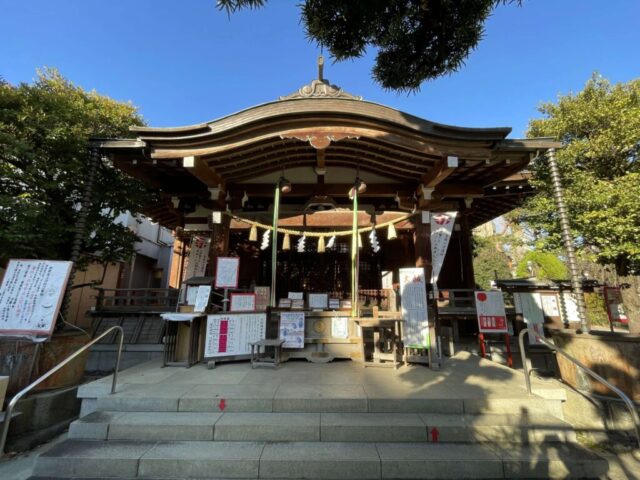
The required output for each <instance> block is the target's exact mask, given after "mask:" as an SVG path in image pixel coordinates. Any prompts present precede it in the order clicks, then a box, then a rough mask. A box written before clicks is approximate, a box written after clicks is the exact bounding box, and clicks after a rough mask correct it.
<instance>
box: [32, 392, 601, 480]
mask: <svg viewBox="0 0 640 480" xmlns="http://www.w3.org/2000/svg"><path fill="white" fill-rule="evenodd" d="M207 387H211V388H208V389H205V390H206V391H207V392H209V393H206V394H204V393H203V394H201V395H195V396H191V397H186V396H184V395H182V396H181V395H174V396H170V395H158V394H157V392H158V391H160V390H158V389H157V388H156V389H153V388H152V389H149V390H148V391H149V392H151V393H149V394H147V395H145V394H144V393H143V392H144V390H130V391H126V390H125V391H124V392H123V393H120V394H116V395H112V396H108V395H107V396H100V397H99V398H97V403H96V405H97V410H96V411H95V412H93V413H90V414H88V415H86V416H84V417H83V418H81V419H79V420H77V421H76V422H74V423H73V424H72V425H71V427H70V430H69V438H68V440H66V441H64V442H63V443H61V444H59V445H56V446H55V447H53V448H52V449H51V450H49V451H48V452H47V453H45V454H44V455H42V456H41V457H40V458H39V459H38V462H37V464H36V467H35V471H34V475H35V477H32V479H33V480H35V479H44V478H58V479H59V478H146V479H150V478H154V479H159V478H173V479H187V478H200V479H230V478H246V479H249V478H272V479H285V478H292V479H302V478H310V479H316V478H317V479H350V478H354V479H376V478H377V479H379V478H389V479H412V478H415V479H417V478H421V479H422V478H451V479H459V478H483V479H489V478H606V474H607V462H606V461H604V460H602V459H601V458H600V457H598V456H596V455H595V454H593V453H591V452H590V451H588V450H586V449H585V448H583V447H581V446H580V445H578V444H577V442H576V437H575V433H574V431H573V429H572V427H571V425H569V424H567V423H566V422H564V421H563V420H561V419H560V418H559V416H561V408H560V403H561V401H560V400H549V399H543V398H540V397H526V396H522V395H520V394H514V395H513V396H508V397H504V398H496V397H495V396H493V397H490V398H489V397H487V398H456V397H455V396H453V395H452V396H451V397H452V398H386V397H383V396H380V397H376V396H373V395H372V396H368V397H367V398H359V397H355V396H353V395H350V394H349V391H350V390H349V386H348V385H345V386H343V388H341V389H330V391H329V392H326V391H325V390H326V389H323V388H322V386H320V385H318V386H309V385H298V386H296V385H295V384H294V385H285V384H283V385H280V386H278V387H276V388H284V387H287V388H289V390H291V392H290V394H288V395H281V396H278V395H275V394H273V391H271V390H269V391H270V392H271V393H270V394H269V395H260V394H258V392H259V391H260V388H259V387H261V386H260V385H258V386H256V387H258V388H256V389H253V390H252V389H246V388H241V389H236V390H234V388H233V387H235V386H230V385H226V386H219V387H216V386H211V385H209V386H207ZM245 387H246V386H245ZM313 387H315V388H313ZM216 391H217V392H218V393H216ZM234 391H237V392H240V391H241V392H243V393H242V394H239V393H236V394H235V395H234V393H233V392H234ZM153 392H156V394H155V395H154V393H153ZM293 392H297V393H293ZM340 392H341V393H340Z"/></svg>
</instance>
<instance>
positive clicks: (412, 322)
mask: <svg viewBox="0 0 640 480" xmlns="http://www.w3.org/2000/svg"><path fill="white" fill-rule="evenodd" d="M400 299H401V301H402V320H403V321H404V324H403V328H402V341H403V342H404V345H405V346H406V347H412V348H429V316H428V311H427V286H426V283H425V275H424V268H401V269H400Z"/></svg>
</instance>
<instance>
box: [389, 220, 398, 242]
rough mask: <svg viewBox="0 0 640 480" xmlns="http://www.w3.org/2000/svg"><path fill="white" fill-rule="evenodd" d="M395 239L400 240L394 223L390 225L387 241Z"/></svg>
mask: <svg viewBox="0 0 640 480" xmlns="http://www.w3.org/2000/svg"><path fill="white" fill-rule="evenodd" d="M394 238H398V233H397V232H396V227H395V226H394V225H393V223H390V224H389V229H388V230H387V240H393V239H394Z"/></svg>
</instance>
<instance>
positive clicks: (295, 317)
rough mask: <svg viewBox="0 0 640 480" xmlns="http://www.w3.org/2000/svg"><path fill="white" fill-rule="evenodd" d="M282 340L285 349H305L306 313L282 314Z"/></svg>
mask: <svg viewBox="0 0 640 480" xmlns="http://www.w3.org/2000/svg"><path fill="white" fill-rule="evenodd" d="M280 339H281V340H284V343H283V344H282V346H283V347H284V348H304V312H281V313H280Z"/></svg>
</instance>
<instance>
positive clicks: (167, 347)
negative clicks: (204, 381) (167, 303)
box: [162, 315, 207, 368]
mask: <svg viewBox="0 0 640 480" xmlns="http://www.w3.org/2000/svg"><path fill="white" fill-rule="evenodd" d="M206 318H207V317H206V315H199V316H197V317H194V318H193V319H192V320H186V321H177V322H176V321H165V324H164V325H165V330H164V355H163V360H162V366H163V367H187V368H189V367H191V366H192V365H194V364H196V363H198V362H199V361H200V359H201V355H200V354H201V352H200V329H201V328H202V322H203V320H205V319H206ZM181 326H182V327H183V328H180V327H181ZM185 328H186V329H187V333H186V338H185V335H184V334H183V333H182V332H183V331H184V330H185ZM185 340H186V341H185ZM185 344H186V354H185V359H184V360H178V358H179V357H180V356H181V355H180V353H181V351H184V350H185Z"/></svg>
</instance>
